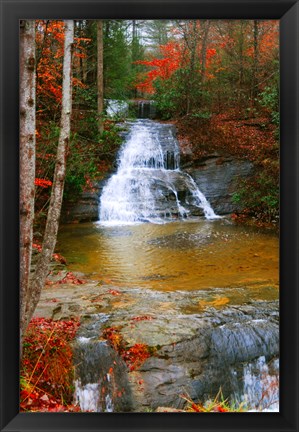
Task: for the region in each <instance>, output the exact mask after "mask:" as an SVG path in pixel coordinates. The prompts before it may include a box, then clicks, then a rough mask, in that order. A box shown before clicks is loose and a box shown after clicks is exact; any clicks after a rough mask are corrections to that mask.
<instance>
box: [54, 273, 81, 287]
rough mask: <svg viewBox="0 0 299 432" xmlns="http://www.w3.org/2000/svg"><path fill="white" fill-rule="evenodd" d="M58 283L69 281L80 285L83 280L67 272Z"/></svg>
mask: <svg viewBox="0 0 299 432" xmlns="http://www.w3.org/2000/svg"><path fill="white" fill-rule="evenodd" d="M58 283H59V284H66V283H71V284H74V285H82V284H83V283H84V282H83V280H81V279H78V278H77V277H76V276H75V275H74V274H73V273H72V272H68V273H67V274H66V275H65V276H64V278H63V279H61V280H60V281H59V282H58Z"/></svg>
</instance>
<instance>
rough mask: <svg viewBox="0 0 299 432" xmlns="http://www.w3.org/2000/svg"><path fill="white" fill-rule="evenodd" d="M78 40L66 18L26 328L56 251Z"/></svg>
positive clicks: (27, 307)
mask: <svg viewBox="0 0 299 432" xmlns="http://www.w3.org/2000/svg"><path fill="white" fill-rule="evenodd" d="M73 41H74V22H73V21H72V20H66V21H65V40H64V58H63V82H62V111H61V129H60V135H59V141H58V147H57V156H56V164H55V172H54V180H53V186H52V192H51V198H50V205H49V210H48V216H47V223H46V229H45V233H44V240H43V245H42V252H41V254H40V257H39V259H38V262H37V265H36V270H35V273H34V277H33V279H32V282H31V285H30V289H29V292H28V296H27V304H26V311H25V314H26V317H25V321H24V324H25V328H26V326H27V325H28V323H29V321H30V319H31V317H32V315H33V312H34V310H35V308H36V305H37V303H38V301H39V298H40V294H41V291H42V289H43V287H44V285H45V281H46V277H47V275H48V272H49V266H50V262H51V258H52V254H53V252H54V248H55V244H56V238H57V231H58V226H59V218H60V212H61V204H62V197H63V188H64V180H65V171H66V153H67V147H68V142H69V138H70V128H71V112H72V47H73Z"/></svg>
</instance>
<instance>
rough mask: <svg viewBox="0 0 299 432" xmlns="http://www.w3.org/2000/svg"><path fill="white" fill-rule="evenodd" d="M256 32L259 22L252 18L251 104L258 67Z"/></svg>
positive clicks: (253, 100) (254, 94)
mask: <svg viewBox="0 0 299 432" xmlns="http://www.w3.org/2000/svg"><path fill="white" fill-rule="evenodd" d="M258 34H259V23H258V21H257V20H254V23H253V67H252V90H251V97H252V106H254V105H255V98H256V97H257V94H258V89H257V68H258Z"/></svg>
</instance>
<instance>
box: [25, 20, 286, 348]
mask: <svg viewBox="0 0 299 432" xmlns="http://www.w3.org/2000/svg"><path fill="white" fill-rule="evenodd" d="M21 25H23V32H21V63H20V68H21V88H22V85H23V87H24V90H28V91H29V93H30V91H31V96H30V95H29V99H28V98H27V99H26V103H25V105H24V106H22V99H21V104H20V105H21V106H20V108H21V109H20V114H21V116H20V118H21V146H20V153H21V179H23V180H21V192H20V200H21V205H20V209H21V343H22V335H23V333H24V331H25V329H26V328H27V326H28V323H29V321H30V319H31V317H32V314H33V312H34V309H35V306H36V304H37V302H38V299H39V296H40V292H41V289H42V287H43V285H44V282H45V279H46V276H47V274H48V269H49V264H50V260H51V259H52V258H53V256H54V258H55V254H54V255H53V253H54V248H55V243H56V236H57V230H58V224H59V219H60V215H61V204H62V213H63V211H64V209H65V208H67V207H68V206H69V205H71V204H72V203H75V202H76V201H77V200H78V198H79V196H80V194H81V192H82V191H83V190H86V189H87V190H88V188H92V187H93V185H94V183H95V182H98V181H99V180H101V179H103V178H104V177H105V176H106V175H107V173H109V172H111V170H113V167H114V164H115V160H116V155H117V152H118V150H119V147H120V144H121V141H122V140H121V137H120V134H119V132H120V129H119V123H120V122H121V121H123V120H124V117H123V116H122V115H119V116H116V118H113V119H112V118H110V117H108V116H107V115H106V107H107V104H109V100H118V101H125V102H127V103H128V104H129V108H130V109H129V117H130V118H134V116H136V111H135V109H134V104H135V103H136V101H138V100H144V99H149V100H153V101H155V103H156V112H157V120H160V121H167V122H172V123H174V124H175V125H176V127H177V133H178V139H179V142H180V146H181V148H182V149H183V148H184V147H185V146H187V147H188V148H189V149H191V152H192V158H193V160H200V159H201V158H203V157H204V156H205V155H207V154H211V153H213V152H216V153H217V154H219V155H222V156H227V155H232V156H234V157H236V158H241V159H246V160H250V161H252V162H253V164H254V167H255V169H254V171H253V174H252V176H251V177H250V178H247V179H246V180H244V181H242V182H240V185H239V190H238V191H237V192H236V193H235V194H234V197H233V198H234V200H235V202H236V203H240V202H241V203H242V208H243V211H242V212H241V213H239V214H233V215H232V217H233V219H234V220H235V221H237V222H248V221H249V222H250V223H252V222H253V223H254V224H258V225H262V226H269V227H273V226H277V225H278V220H279V44H278V40H279V25H278V21H262V20H228V21H225V20H188V21H186V20H184V21H181V20H180V21H177V20H103V21H89V20H80V21H74V22H72V24H67V22H64V21H60V20H58V21H53V20H51V21H47V20H37V21H35V22H33V21H32V22H30V21H27V22H26V23H25V24H24V23H23V24H21ZM67 35H68V38H67ZM22 44H23V45H22ZM22 47H23V49H22ZM22 53H23V54H24V56H23V57H22ZM23 72H24V73H23ZM26 73H27V74H28V76H29V78H28V77H27V78H26V79H28V83H29V82H30V83H31V85H29V84H27V81H26V80H25V78H24V77H25V76H26ZM67 77H69V83H66V81H67ZM30 80H31V81H30ZM66 95H67V97H66ZM26 104H27V105H26ZM30 113H31V114H30ZM30 115H31V117H30ZM68 117H69V118H68ZM67 119H68V120H67ZM30 120H32V122H31V129H32V127H33V131H34V133H33V134H32V133H30V132H28V130H27V129H26V128H27V127H28V125H29V123H30ZM22 122H23V123H22ZM26 134H27V135H26ZM61 146H62V147H61ZM61 148H63V151H62V152H61V151H60V149H61ZM33 151H34V155H35V157H34V161H33V163H32V160H33V158H32V154H31V152H33ZM22 155H25V157H24V158H23V157H22ZM28 161H30V163H29V162H28ZM23 162H24V163H23ZM22 163H23V165H22ZM22 167H23V171H22ZM61 167H63V172H59V170H60V168H61ZM26 170H27V171H26ZM27 172H28V175H27V174H26V173H27ZM32 175H34V177H33V179H32V181H33V183H32V184H33V187H34V190H32V189H31V190H30V188H29V189H28V185H29V183H30V182H29V178H30V176H32ZM22 181H23V183H24V185H23V186H22ZM26 188H27V189H26ZM55 191H56V192H57V191H59V195H60V198H59V199H58V200H57V199H56V198H57V193H56V192H55ZM25 192H26V193H28V195H27V198H26V193H25ZM55 194H56V195H55ZM55 196H56V198H55ZM55 199H56V207H55V205H51V202H52V204H53V203H54V204H55ZM58 201H61V202H60V203H59V205H57V202H58ZM30 203H31V204H30ZM30 206H31V207H30ZM49 210H50V211H49ZM42 238H43V242H42V241H41V239H42ZM34 249H37V250H39V251H40V252H41V251H42V252H41V253H40V257H39V264H38V265H37V270H36V271H35V275H34V276H33V278H31V282H30V281H29V279H30V264H31V258H32V250H34ZM56 259H58V260H59V259H60V258H59V256H58V255H57V254H56ZM21 350H22V346H21Z"/></svg>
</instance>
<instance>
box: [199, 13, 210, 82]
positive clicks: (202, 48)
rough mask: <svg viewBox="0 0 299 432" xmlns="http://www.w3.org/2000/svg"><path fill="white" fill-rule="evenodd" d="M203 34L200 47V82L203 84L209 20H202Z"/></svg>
mask: <svg viewBox="0 0 299 432" xmlns="http://www.w3.org/2000/svg"><path fill="white" fill-rule="evenodd" d="M203 27H204V31H203V36H202V47H201V82H202V84H204V82H205V79H206V63H207V45H208V35H209V29H210V21H209V20H207V21H204V22H203Z"/></svg>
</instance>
